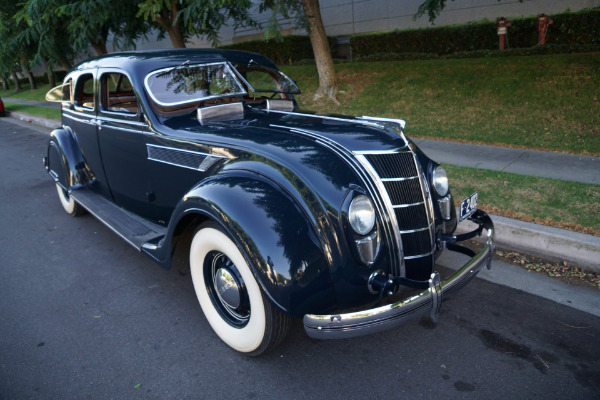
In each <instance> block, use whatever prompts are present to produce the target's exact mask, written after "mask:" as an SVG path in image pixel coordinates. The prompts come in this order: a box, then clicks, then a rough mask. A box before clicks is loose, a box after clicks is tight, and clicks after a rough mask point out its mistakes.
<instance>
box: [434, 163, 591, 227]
mask: <svg viewBox="0 0 600 400" xmlns="http://www.w3.org/2000/svg"><path fill="white" fill-rule="evenodd" d="M444 168H446V171H447V172H448V179H449V181H450V188H451V190H452V194H453V195H454V198H455V200H456V202H457V204H456V205H458V202H460V200H462V199H464V198H466V197H467V196H469V195H471V194H472V193H473V192H475V191H478V192H479V196H478V197H479V208H481V209H482V210H484V211H486V212H491V213H493V214H498V215H502V216H505V217H508V218H515V219H519V220H522V221H529V222H535V223H538V224H542V225H549V226H555V227H558V228H563V229H569V230H572V231H576V232H581V233H587V234H592V235H596V236H600V185H593V184H585V183H579V182H571V181H563V180H560V179H550V178H539V177H535V176H527V175H520V174H513V173H509V172H502V171H492V170H487V169H476V168H468V167H458V166H454V165H448V164H444Z"/></svg>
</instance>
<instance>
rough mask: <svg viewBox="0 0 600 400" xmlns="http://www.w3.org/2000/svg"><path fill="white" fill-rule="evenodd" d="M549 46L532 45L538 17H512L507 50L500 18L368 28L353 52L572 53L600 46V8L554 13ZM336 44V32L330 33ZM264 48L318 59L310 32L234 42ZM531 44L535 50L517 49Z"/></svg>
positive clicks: (280, 58) (290, 57) (282, 56)
mask: <svg viewBox="0 0 600 400" xmlns="http://www.w3.org/2000/svg"><path fill="white" fill-rule="evenodd" d="M549 17H550V19H552V20H553V24H552V25H550V26H549V28H548V33H547V36H546V43H547V44H548V45H552V46H544V48H545V49H544V50H541V49H532V48H533V47H535V46H536V45H537V44H538V32H537V29H536V22H537V19H536V17H528V18H509V21H510V22H511V24H512V26H511V27H510V28H509V30H508V48H509V49H508V50H505V52H507V53H503V54H501V53H502V52H497V50H498V35H497V34H496V22H490V21H483V22H474V23H469V24H465V25H451V26H441V27H435V28H422V29H409V30H394V31H391V32H383V33H367V34H359V35H354V36H352V37H351V38H350V46H351V48H352V56H353V58H354V59H360V60H373V61H375V60H385V59H394V60H401V59H405V60H408V59H424V58H425V59H427V58H438V57H446V56H447V57H451V58H464V57H494V56H511V55H525V54H531V55H533V54H550V53H571V52H583V51H598V50H597V49H598V48H599V46H600V9H598V8H596V9H590V10H583V11H578V12H566V13H562V14H554V15H550V16H549ZM329 43H330V46H331V47H332V48H333V47H334V43H335V38H334V37H330V38H329ZM222 48H226V49H236V50H246V51H253V52H256V53H260V54H263V55H265V56H267V57H268V58H270V59H271V60H273V61H274V62H275V64H278V65H289V64H294V63H298V62H301V60H307V59H314V55H313V51H312V46H311V44H310V39H309V37H308V36H285V37H283V40H282V41H276V40H253V41H248V42H240V43H235V44H231V45H228V46H222ZM517 49H530V50H517Z"/></svg>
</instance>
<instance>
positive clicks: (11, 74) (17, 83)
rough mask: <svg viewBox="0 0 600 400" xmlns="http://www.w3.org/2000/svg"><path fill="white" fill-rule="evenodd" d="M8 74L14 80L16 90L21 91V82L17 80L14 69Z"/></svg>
mask: <svg viewBox="0 0 600 400" xmlns="http://www.w3.org/2000/svg"><path fill="white" fill-rule="evenodd" d="M10 76H11V77H12V78H13V81H14V82H15V89H17V92H20V91H21V83H20V82H19V77H18V76H17V73H16V72H15V71H11V72H10Z"/></svg>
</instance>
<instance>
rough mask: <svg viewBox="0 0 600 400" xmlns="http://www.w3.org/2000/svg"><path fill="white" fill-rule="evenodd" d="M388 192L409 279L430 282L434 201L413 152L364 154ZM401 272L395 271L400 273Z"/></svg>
mask: <svg viewBox="0 0 600 400" xmlns="http://www.w3.org/2000/svg"><path fill="white" fill-rule="evenodd" d="M362 154H363V155H364V157H365V158H366V160H367V161H368V162H369V164H370V165H371V166H372V168H373V169H374V170H375V172H376V173H377V175H378V177H379V179H380V181H381V183H382V184H383V185H382V187H383V188H385V190H386V193H384V194H383V195H387V196H388V198H389V200H390V203H391V205H392V207H393V209H394V216H395V218H396V223H397V226H398V229H399V231H400V232H399V233H400V237H401V240H402V248H403V250H404V260H405V275H406V277H407V278H410V279H416V280H427V279H429V276H430V275H431V272H432V271H433V264H434V257H433V253H434V243H435V242H434V235H433V218H432V213H431V210H430V203H431V199H430V198H429V192H428V189H427V187H426V185H425V184H424V177H423V173H422V171H421V168H420V167H419V165H418V164H417V161H416V159H415V157H414V155H413V153H412V151H400V152H390V153H372V154H365V153H362ZM396 272H397V271H394V273H396Z"/></svg>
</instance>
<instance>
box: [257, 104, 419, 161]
mask: <svg viewBox="0 0 600 400" xmlns="http://www.w3.org/2000/svg"><path fill="white" fill-rule="evenodd" d="M246 120H250V121H251V122H250V123H249V125H250V126H256V127H262V128H265V129H269V130H279V131H288V132H290V131H291V132H293V133H297V134H304V135H309V136H311V137H313V138H314V139H317V140H318V139H321V140H329V141H333V142H336V143H338V144H339V145H341V146H343V147H344V148H346V149H347V150H350V151H352V152H368V151H389V150H397V149H399V148H403V147H405V146H407V145H408V141H407V140H406V138H405V136H404V134H403V133H402V124H403V123H402V121H394V120H389V121H381V120H369V119H366V118H356V117H353V116H348V115H317V114H311V113H302V112H300V113H292V112H279V111H263V110H260V111H253V112H249V113H248V112H247V113H246Z"/></svg>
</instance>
